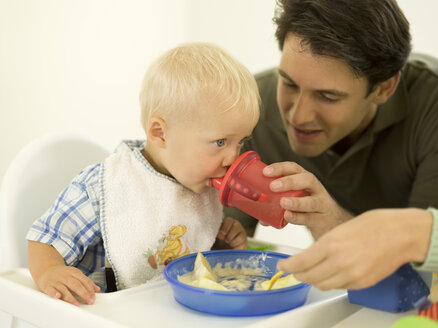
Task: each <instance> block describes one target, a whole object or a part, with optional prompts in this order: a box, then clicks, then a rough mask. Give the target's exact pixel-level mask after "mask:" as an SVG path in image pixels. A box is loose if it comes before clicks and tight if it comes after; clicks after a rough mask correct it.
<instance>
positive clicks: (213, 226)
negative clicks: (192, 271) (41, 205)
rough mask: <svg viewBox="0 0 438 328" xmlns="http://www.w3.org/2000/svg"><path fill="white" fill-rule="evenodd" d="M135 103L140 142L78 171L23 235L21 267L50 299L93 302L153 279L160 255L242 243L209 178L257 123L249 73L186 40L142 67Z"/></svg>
mask: <svg viewBox="0 0 438 328" xmlns="http://www.w3.org/2000/svg"><path fill="white" fill-rule="evenodd" d="M140 104H141V122H142V125H143V128H144V131H145V133H146V140H147V141H124V142H122V143H121V145H120V146H119V147H118V148H117V149H116V152H115V153H114V154H112V155H111V156H109V157H108V158H106V159H105V160H104V161H103V162H101V163H98V164H95V165H91V166H89V167H87V168H85V169H84V170H83V171H82V172H80V173H79V175H78V176H76V177H75V178H74V179H73V181H72V182H71V184H70V185H69V186H68V187H67V188H66V189H65V190H64V191H62V192H61V194H60V196H59V197H58V199H56V201H55V202H54V204H53V205H52V207H51V208H50V209H49V210H48V211H47V212H46V213H45V214H44V215H43V216H42V217H41V218H39V219H38V220H36V221H35V223H34V224H33V225H32V227H31V229H30V231H29V232H28V234H27V239H28V240H29V244H28V264H29V270H30V272H31V274H32V277H33V279H34V281H35V283H36V284H37V285H38V287H39V289H40V290H41V291H43V292H44V293H46V294H48V295H49V296H51V297H53V298H57V299H62V300H64V301H66V302H69V303H72V304H75V305H79V304H80V302H83V303H86V304H92V303H93V302H94V300H95V293H96V292H98V291H100V290H102V291H110V290H114V289H115V288H114V286H112V285H116V287H117V289H124V288H129V287H132V286H136V285H139V284H143V283H145V282H147V281H151V280H155V279H161V277H162V271H163V269H164V267H165V265H166V264H167V263H168V262H169V261H172V260H173V259H175V258H178V257H180V256H183V255H185V254H188V253H193V252H200V251H205V250H209V249H210V248H211V247H212V245H213V243H214V242H215V241H216V239H218V240H219V241H222V242H225V243H226V244H228V247H230V248H245V246H246V234H245V231H244V229H243V227H242V226H241V225H240V223H238V222H237V221H235V220H233V219H231V218H227V219H225V220H223V216H222V207H221V205H220V203H219V200H218V195H217V191H216V190H215V189H214V188H211V187H210V186H209V179H210V178H213V177H222V176H224V175H225V172H226V171H227V168H228V167H229V166H230V165H231V163H233V161H234V160H235V159H236V158H237V157H238V155H239V152H240V149H241V147H242V145H243V143H244V142H245V140H246V139H247V138H248V137H249V136H250V135H251V133H252V130H253V129H254V127H255V125H256V123H257V121H258V118H259V95H258V90H257V85H256V82H255V80H254V78H253V76H252V75H251V74H250V72H249V71H248V70H247V69H246V68H244V67H243V66H242V65H241V64H240V63H238V62H237V61H236V60H235V59H233V58H232V57H231V56H230V55H229V54H227V53H226V52H225V51H223V50H222V49H220V48H219V47H217V46H214V45H212V44H206V43H193V44H186V45H182V46H179V47H177V48H174V49H172V50H170V51H168V52H166V53H165V54H163V55H162V56H160V57H159V58H158V59H157V60H156V61H155V62H154V63H153V64H152V65H151V66H150V68H149V69H148V71H147V72H146V74H145V77H144V81H143V85H142V88H141V92H140ZM110 268H112V270H111V269H110ZM111 278H112V279H111Z"/></svg>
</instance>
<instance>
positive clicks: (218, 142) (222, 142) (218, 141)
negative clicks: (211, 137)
mask: <svg viewBox="0 0 438 328" xmlns="http://www.w3.org/2000/svg"><path fill="white" fill-rule="evenodd" d="M214 144H215V145H216V146H218V147H222V146H223V145H225V139H219V140H216V141H215V142H214Z"/></svg>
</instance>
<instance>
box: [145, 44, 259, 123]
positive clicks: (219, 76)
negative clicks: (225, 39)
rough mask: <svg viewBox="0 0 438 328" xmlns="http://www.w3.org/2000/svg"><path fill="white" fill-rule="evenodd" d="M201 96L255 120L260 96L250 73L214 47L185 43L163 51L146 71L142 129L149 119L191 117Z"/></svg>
mask: <svg viewBox="0 0 438 328" xmlns="http://www.w3.org/2000/svg"><path fill="white" fill-rule="evenodd" d="M201 96H208V97H212V99H213V100H214V101H220V104H219V105H221V106H226V107H225V110H229V109H231V108H234V107H235V106H237V105H238V106H239V110H241V111H244V112H245V113H246V114H248V115H249V117H250V118H251V119H252V120H254V122H256V121H257V120H258V117H259V102H260V97H259V93H258V88H257V84H256V82H255V79H254V77H253V76H252V74H251V73H250V72H249V71H248V70H247V69H246V68H245V67H244V66H243V65H242V64H240V63H239V62H238V61H237V60H235V59H234V58H233V57H232V56H230V55H229V54H228V53H227V52H226V51H224V50H223V49H221V48H220V47H218V46H216V45H213V44H210V43H188V44H183V45H180V46H178V47H176V48H173V49H171V50H169V51H167V52H166V53H164V54H163V55H161V56H160V57H159V58H158V59H157V60H155V61H154V62H153V63H152V65H151V66H150V67H149V68H148V70H147V71H146V74H145V76H144V79H143V83H142V87H141V91H140V106H141V122H142V125H143V128H144V129H145V131H146V129H147V124H148V122H149V120H150V118H151V117H153V116H159V117H162V118H163V119H170V118H176V119H181V118H183V117H187V114H189V115H190V114H193V113H194V111H195V110H199V109H200V108H196V106H193V105H194V104H196V100H197V99H199V97H201Z"/></svg>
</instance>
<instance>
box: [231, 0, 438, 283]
mask: <svg viewBox="0 0 438 328" xmlns="http://www.w3.org/2000/svg"><path fill="white" fill-rule="evenodd" d="M274 22H275V23H276V24H277V31H276V37H277V40H278V42H279V46H280V49H281V51H282V56H281V61H280V65H279V68H278V70H277V69H276V70H270V71H267V72H264V73H261V74H259V75H258V76H257V80H258V85H259V89H260V93H261V98H262V113H261V117H260V122H259V124H258V125H257V127H256V129H255V130H254V133H253V138H252V140H251V141H250V142H249V143H248V144H247V147H246V148H245V150H248V149H253V150H255V151H257V152H258V153H259V154H260V155H261V159H262V161H264V162H266V163H274V164H272V165H270V166H268V167H267V168H266V169H265V171H264V174H265V175H267V176H284V177H283V178H280V179H277V180H275V181H273V182H272V184H271V189H272V190H273V191H287V190H298V189H304V190H306V191H307V192H308V193H309V196H307V197H303V198H283V199H282V200H281V205H282V206H283V207H284V208H285V209H286V212H285V219H286V220H287V221H288V222H290V223H292V224H300V225H306V226H307V227H308V228H309V230H310V232H311V233H312V235H313V237H314V238H315V239H316V242H315V243H314V244H313V245H312V246H311V247H309V248H308V249H307V250H305V251H303V252H302V253H300V254H299V255H296V256H294V257H291V258H289V259H287V260H285V261H283V262H282V263H280V264H279V268H281V269H282V270H284V271H288V272H292V273H295V275H296V277H297V278H298V279H301V280H303V281H306V282H309V283H312V284H314V285H315V286H317V287H318V288H320V289H331V288H348V289H356V288H365V287H368V286H371V285H373V284H375V283H376V282H378V281H379V280H381V279H383V278H385V277H386V276H388V275H389V274H391V273H392V272H393V271H395V270H396V269H397V268H398V267H399V266H400V265H402V264H403V263H406V262H419V264H418V265H417V266H418V267H419V269H423V270H431V271H434V270H438V213H437V212H436V211H435V210H434V209H433V208H438V73H437V72H438V61H437V60H435V59H434V58H432V57H428V56H421V57H419V58H414V57H412V58H410V59H409V61H408V56H409V53H410V50H411V46H410V34H409V23H408V22H407V20H406V18H405V17H404V15H403V13H402V12H401V10H400V8H399V7H398V5H397V3H396V2H395V0H368V1H351V0H280V1H279V3H278V11H277V13H276V17H275V18H274ZM429 207H431V208H430V209H429V210H426V209H427V208H429ZM226 212H227V214H228V215H230V216H233V217H236V218H238V219H239V220H240V221H241V222H243V223H244V224H245V225H246V227H247V228H250V226H251V223H254V222H255V220H251V221H248V218H247V217H245V215H244V214H243V213H239V212H238V211H237V210H234V209H227V211H226ZM434 214H435V216H434ZM434 217H435V218H434ZM434 222H435V224H434ZM420 264H421V265H420Z"/></svg>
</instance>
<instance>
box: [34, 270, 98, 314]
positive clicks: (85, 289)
mask: <svg viewBox="0 0 438 328" xmlns="http://www.w3.org/2000/svg"><path fill="white" fill-rule="evenodd" d="M38 285H39V286H38V287H39V288H40V290H41V291H42V292H43V293H46V294H47V295H49V296H50V297H53V298H56V299H62V300H63V301H66V302H68V303H71V304H73V305H77V306H79V304H80V303H79V301H81V302H83V303H85V304H93V303H94V301H95V299H96V296H95V295H94V294H95V293H96V292H98V291H99V290H100V288H99V287H98V286H97V285H95V284H94V282H93V281H92V280H91V279H90V278H88V277H87V276H86V275H84V274H83V273H82V271H81V270H79V269H77V268H75V267H70V266H65V265H55V266H52V267H50V268H49V269H48V270H47V271H46V272H45V273H44V274H43V275H42V276H41V279H40V281H39V284H38Z"/></svg>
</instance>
